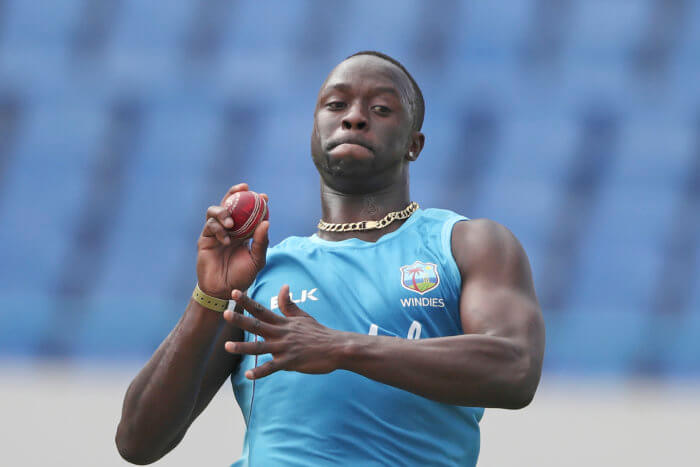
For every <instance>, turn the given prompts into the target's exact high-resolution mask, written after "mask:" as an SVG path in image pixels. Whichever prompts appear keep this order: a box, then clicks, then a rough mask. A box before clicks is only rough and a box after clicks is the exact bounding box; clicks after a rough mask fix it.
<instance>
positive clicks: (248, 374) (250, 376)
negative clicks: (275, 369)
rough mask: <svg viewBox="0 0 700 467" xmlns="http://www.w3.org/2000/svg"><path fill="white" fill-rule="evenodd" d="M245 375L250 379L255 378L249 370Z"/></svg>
mask: <svg viewBox="0 0 700 467" xmlns="http://www.w3.org/2000/svg"><path fill="white" fill-rule="evenodd" d="M245 377H246V378H248V379H253V372H252V371H250V370H248V371H246V372H245Z"/></svg>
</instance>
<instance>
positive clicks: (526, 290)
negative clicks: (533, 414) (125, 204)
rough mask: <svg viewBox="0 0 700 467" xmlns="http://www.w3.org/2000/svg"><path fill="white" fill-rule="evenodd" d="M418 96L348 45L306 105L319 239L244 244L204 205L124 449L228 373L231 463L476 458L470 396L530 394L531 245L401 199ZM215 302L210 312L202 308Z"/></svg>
mask: <svg viewBox="0 0 700 467" xmlns="http://www.w3.org/2000/svg"><path fill="white" fill-rule="evenodd" d="M423 108H424V107H423V98H422V95H421V92H420V89H419V88H418V86H417V85H416V84H415V81H414V80H413V78H412V77H411V76H410V74H409V73H408V72H407V71H406V70H405V69H404V68H403V66H401V65H400V64H399V63H398V62H396V61H395V60H393V59H392V58H390V57H388V56H386V55H383V54H380V53H377V52H360V53H359V54H355V55H353V56H351V57H349V58H348V59H346V60H345V61H343V62H341V63H340V64H339V65H338V66H337V67H336V68H335V69H334V70H333V71H332V72H331V74H330V75H329V76H328V78H327V79H326V81H325V82H324V84H323V86H322V87H321V90H320V92H319V95H318V101H317V104H316V109H315V113H314V128H313V132H312V136H311V153H312V158H313V161H314V164H315V165H316V168H317V169H318V171H319V174H320V178H321V204H322V213H323V219H322V221H321V222H319V230H318V233H317V234H314V235H312V236H311V237H305V238H302V237H291V238H289V239H287V240H285V241H283V242H282V243H281V244H279V245H277V246H276V247H274V248H272V249H270V251H267V242H268V241H267V230H268V226H269V223H268V222H263V223H262V224H261V225H259V226H258V227H257V229H256V230H255V233H254V235H253V241H252V244H251V245H250V247H248V245H247V244H245V243H242V242H240V241H235V240H232V239H231V237H230V236H229V235H228V232H227V230H228V229H230V228H232V227H233V221H232V219H231V218H230V217H229V215H228V213H227V211H226V209H225V208H223V207H221V205H220V206H212V207H210V208H209V209H208V210H207V220H206V223H205V225H204V229H203V231H202V234H201V236H200V239H199V242H198V257H197V275H198V279H199V284H198V288H199V290H197V291H196V294H197V296H196V297H197V299H196V300H195V299H193V300H191V301H190V303H189V305H188V306H187V309H186V310H185V313H184V314H183V316H182V318H181V320H180V322H179V323H178V324H177V326H176V327H175V329H174V330H173V331H172V332H171V333H170V335H169V336H168V337H167V338H166V339H165V341H164V342H163V343H162V344H161V346H160V347H159V348H158V350H157V351H156V352H155V354H154V355H153V357H152V358H151V360H150V361H149V362H148V363H147V364H146V366H145V367H144V368H143V369H142V370H141V372H140V373H139V374H138V375H137V376H136V378H135V379H134V381H133V382H132V384H131V386H130V387H129V390H128V391H127V394H126V397H125V400H124V408H123V413H122V419H121V421H120V424H119V428H118V431H117V437H116V439H117V445H118V447H119V451H120V453H121V454H122V456H123V457H124V458H125V459H127V460H129V461H131V462H134V463H150V462H153V461H155V460H157V459H159V458H160V457H162V456H163V455H165V454H166V453H167V452H168V451H170V450H171V449H173V448H174V447H175V446H176V445H177V444H178V443H179V441H180V440H181V439H182V437H183V436H184V434H185V432H186V430H187V428H188V427H189V426H190V424H191V423H192V421H194V419H195V418H196V417H197V416H198V415H199V414H200V413H201V412H202V410H204V408H205V407H206V406H207V404H208V403H209V401H210V400H211V398H212V397H213V395H214V394H215V393H216V392H217V390H218V389H219V387H220V386H221V384H222V383H223V382H224V380H226V379H227V378H228V377H229V376H231V379H232V383H233V386H234V391H235V394H236V399H237V401H238V403H239V405H240V406H241V410H242V412H243V416H244V418H245V420H246V424H247V433H246V438H245V442H244V451H243V455H242V457H241V459H240V460H239V461H238V462H237V463H236V464H234V465H236V466H238V465H263V466H268V465H305V466H308V465H475V464H476V460H477V456H478V452H479V426H478V422H479V420H480V419H481V416H482V414H483V407H501V408H513V409H516V408H521V407H525V406H526V405H528V404H529V402H530V401H531V400H532V398H533V396H534V393H535V390H536V387H537V385H538V382H539V377H540V371H541V367H542V356H543V351H544V325H543V321H542V317H541V313H540V310H539V306H538V303H537V299H536V297H535V292H534V288H533V284H532V279H531V272H530V267H529V264H528V260H527V257H526V255H525V253H524V251H523V249H522V247H521V246H520V244H519V243H518V241H517V240H516V239H515V237H514V236H513V235H512V234H511V233H510V232H509V231H508V230H507V229H505V228H504V227H502V226H501V225H499V224H497V223H495V222H492V221H488V220H472V221H466V219H465V218H464V217H461V216H459V215H457V214H454V213H452V212H450V211H445V210H438V209H427V210H421V209H416V206H415V204H414V203H411V200H410V196H409V189H408V167H409V164H410V163H411V162H412V161H414V160H416V158H417V157H418V156H419V154H420V152H421V150H422V148H423V144H424V141H425V138H424V136H423V134H422V133H421V132H420V129H421V125H422V121H423ZM247 189H248V187H247V185H245V184H241V185H236V186H234V187H232V188H231V189H230V190H229V192H228V193H226V195H225V196H224V199H225V198H226V197H228V196H229V195H230V194H231V193H233V192H236V191H241V190H247ZM222 202H223V200H222ZM364 221H378V222H364ZM245 290H247V291H248V292H247V295H244V294H243V292H242V291H245ZM202 297H206V300H209V301H208V302H206V301H203V300H202ZM228 298H233V299H234V300H235V301H236V302H237V310H236V311H238V312H233V311H231V310H227V311H225V312H224V313H223V317H222V315H221V314H220V313H217V312H216V311H212V310H211V309H207V308H206V307H204V306H202V305H201V304H200V303H205V304H206V303H211V302H212V301H213V302H221V301H222V300H226V299H228ZM222 303H225V302H222ZM210 308H211V306H210ZM222 308H223V306H222V307H221V308H220V309H222ZM243 308H244V309H245V310H247V311H248V313H245V314H244V313H241V311H242V309H243ZM397 337H398V339H397Z"/></svg>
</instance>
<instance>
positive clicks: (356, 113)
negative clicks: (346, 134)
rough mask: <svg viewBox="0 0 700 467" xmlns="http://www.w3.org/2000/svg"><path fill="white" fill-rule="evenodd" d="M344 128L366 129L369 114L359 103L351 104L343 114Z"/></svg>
mask: <svg viewBox="0 0 700 467" xmlns="http://www.w3.org/2000/svg"><path fill="white" fill-rule="evenodd" d="M342 125H343V128H344V129H346V130H352V129H355V130H364V129H365V128H367V116H366V115H365V113H364V112H363V111H362V108H361V107H360V105H359V103H357V104H354V105H351V106H350V107H349V108H348V112H347V113H346V114H345V115H344V116H343V123H342Z"/></svg>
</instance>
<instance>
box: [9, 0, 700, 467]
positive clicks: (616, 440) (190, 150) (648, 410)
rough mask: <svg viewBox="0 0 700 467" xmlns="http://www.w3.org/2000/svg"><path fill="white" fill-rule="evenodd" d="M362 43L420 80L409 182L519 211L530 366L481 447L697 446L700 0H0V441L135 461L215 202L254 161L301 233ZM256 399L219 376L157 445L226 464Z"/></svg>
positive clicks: (13, 455)
mask: <svg viewBox="0 0 700 467" xmlns="http://www.w3.org/2000/svg"><path fill="white" fill-rule="evenodd" d="M367 49H372V50H379V51H382V52H384V53H387V54H389V55H392V56H393V57H395V58H397V59H398V60H399V61H401V62H403V64H404V65H405V66H406V67H407V69H408V70H409V71H410V72H411V73H412V74H413V76H414V77H415V79H416V81H417V82H418V84H419V85H420V86H421V88H422V90H423V94H424V95H425V100H426V118H425V125H424V128H423V131H424V133H425V134H426V146H425V149H424V151H423V153H422V155H421V157H420V159H419V160H418V161H417V162H416V163H415V164H414V165H413V167H412V178H411V182H412V194H413V199H415V200H416V201H418V202H419V203H420V204H421V205H422V206H423V207H442V208H448V209H452V210H455V211H458V212H460V213H462V214H464V215H467V216H469V217H472V218H477V217H488V218H491V219H494V220H496V221H498V222H500V223H502V224H504V225H506V226H507V227H509V228H510V229H511V230H512V231H513V232H514V233H515V235H516V236H517V237H518V238H519V239H520V241H521V242H522V244H523V246H524V247H525V249H526V251H527V252H528V254H529V257H530V261H531V264H532V268H533V271H534V275H535V284H536V288H537V291H538V295H539V298H540V301H541V304H542V308H543V312H544V315H545V320H546V325H547V352H546V357H545V362H544V363H545V368H544V374H543V378H542V384H541V388H540V391H539V393H538V395H537V396H536V398H535V401H534V402H533V404H532V405H531V406H529V407H528V408H526V409H525V410H523V411H520V412H509V411H499V410H487V412H486V415H485V417H484V420H483V423H482V426H483V441H482V456H481V461H480V465H483V466H496V465H538V466H546V465H552V466H555V465H556V466H561V465H570V466H574V465H581V466H584V465H586V466H587V465H634V466H642V465H697V464H696V462H698V461H700V451H699V450H698V447H697V442H696V441H695V436H694V435H693V433H695V434H696V433H697V430H698V425H697V421H698V420H700V268H699V263H700V259H699V256H700V255H699V254H698V250H699V245H700V52H698V50H700V1H693V0H492V1H489V2H481V1H476V0H473V1H463V2H460V1H452V0H442V1H439V2H428V1H418V0H413V1H400V2H399V1H396V2H390V1H382V2H375V1H368V0H365V1H354V2H339V1H324V2H321V1H268V2H252V1H249V2H244V1H233V0H169V1H153V0H141V1H136V0H99V1H97V0H64V1H61V2H35V1H32V2H27V1H24V2H23V1H20V0H0V265H1V267H0V413H1V414H2V416H1V417H0V428H2V432H3V439H2V444H3V449H2V452H1V453H0V460H1V461H2V463H3V464H6V465H40V464H42V463H44V462H47V461H51V463H52V464H54V465H66V466H69V465H123V464H124V463H123V461H121V459H120V458H119V456H118V454H117V451H116V448H115V447H114V444H113V441H112V438H113V435H114V431H115V429H116V424H117V421H118V419H119V412H120V410H121V400H122V397H123V394H124V392H125V390H126V387H127V386H128V384H129V382H130V381H131V378H132V377H133V376H134V375H135V374H136V372H137V371H138V369H139V368H140V366H141V365H143V363H145V361H146V360H147V359H148V358H149V356H150V355H151V353H152V352H153V351H154V350H155V348H156V347H157V346H158V344H159V343H160V342H161V341H162V340H163V338H164V337H165V336H166V335H167V334H168V332H169V331H170V329H171V328H172V327H173V326H174V324H175V323H176V321H177V320H178V319H179V317H180V315H181V313H182V311H183V309H184V307H185V305H186V303H187V300H188V297H189V296H190V294H191V292H192V288H193V286H194V284H195V282H196V275H195V269H194V263H195V259H196V239H197V237H198V234H199V232H200V230H201V228H202V225H203V220H204V214H205V210H206V208H207V206H209V205H211V204H216V203H218V201H219V200H220V198H221V196H222V195H223V194H224V193H225V192H226V190H227V189H228V187H229V186H230V185H232V184H234V183H237V182H240V181H247V182H248V183H249V184H250V186H251V189H253V190H255V191H260V192H266V193H268V194H269V195H270V199H271V203H270V209H271V217H272V227H271V240H272V242H273V243H277V242H279V241H280V240H282V239H283V238H285V237H286V236H288V235H310V234H311V233H313V232H314V230H315V224H316V222H317V220H318V218H319V216H320V207H319V201H318V190H319V188H318V179H317V174H316V172H315V169H314V167H313V165H312V163H311V160H310V156H309V136H310V132H311V125H312V114H313V108H314V104H315V99H316V92H317V90H318V88H319V87H320V85H321V83H322V81H323V80H324V78H325V77H326V75H327V74H328V72H329V71H330V70H331V69H332V68H333V66H334V65H335V64H337V63H338V62H339V61H341V60H342V59H343V58H345V57H346V56H348V55H350V54H352V53H354V52H357V51H359V50H367ZM242 423H243V422H242V417H241V415H240V411H239V410H238V408H237V406H236V405H235V401H234V399H233V397H232V393H231V389H230V386H229V385H228V384H226V385H224V387H223V389H222V391H220V393H219V394H218V395H217V397H216V398H215V400H214V402H213V403H212V407H211V408H210V409H208V410H207V411H206V412H205V413H204V414H203V415H202V417H201V419H200V420H198V421H197V422H196V423H195V424H194V426H193V428H192V430H191V433H190V434H188V437H186V438H185V440H184V441H183V443H182V444H181V446H179V447H178V448H176V449H175V451H173V452H172V453H171V454H170V455H169V456H166V457H165V458H164V459H163V460H162V461H160V463H159V464H161V465H227V464H228V463H231V462H233V461H234V460H236V459H237V457H238V455H239V453H240V447H241V445H242V438H241V433H242V430H243V426H242Z"/></svg>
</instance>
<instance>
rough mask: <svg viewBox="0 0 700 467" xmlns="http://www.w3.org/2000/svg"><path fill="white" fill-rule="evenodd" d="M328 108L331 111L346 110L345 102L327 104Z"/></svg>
mask: <svg viewBox="0 0 700 467" xmlns="http://www.w3.org/2000/svg"><path fill="white" fill-rule="evenodd" d="M326 108H328V109H330V110H340V109H344V108H345V102H342V101H332V102H329V103H327V104H326Z"/></svg>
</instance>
